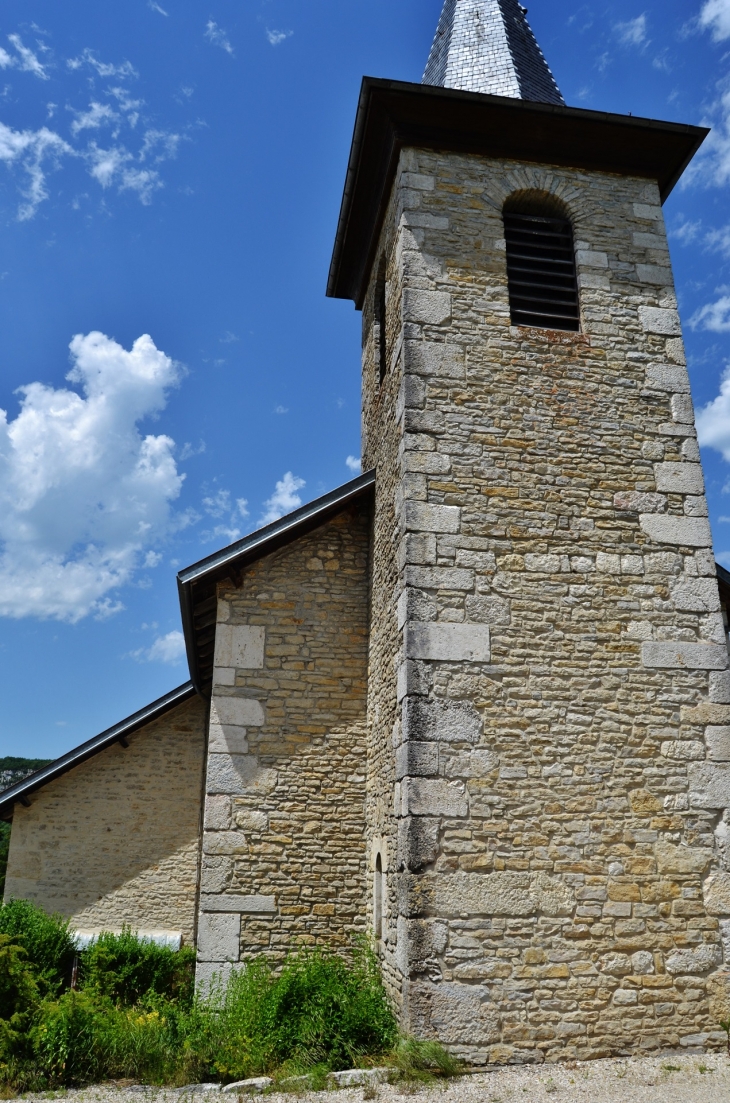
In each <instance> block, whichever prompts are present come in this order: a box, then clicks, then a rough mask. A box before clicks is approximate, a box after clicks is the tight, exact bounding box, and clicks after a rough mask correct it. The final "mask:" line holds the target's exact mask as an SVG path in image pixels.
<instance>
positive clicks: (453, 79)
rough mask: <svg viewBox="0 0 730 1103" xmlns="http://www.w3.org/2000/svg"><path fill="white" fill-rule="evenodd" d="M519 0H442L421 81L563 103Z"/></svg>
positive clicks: (518, 97) (512, 96)
mask: <svg viewBox="0 0 730 1103" xmlns="http://www.w3.org/2000/svg"><path fill="white" fill-rule="evenodd" d="M526 15H527V8H523V6H522V5H521V4H520V3H518V0H445V3H444V6H443V10H442V12H441V18H440V19H439V24H438V27H437V29H436V37H435V38H434V40H433V46H432V47H431V53H430V54H429V58H428V63H427V64H426V71H425V73H424V74H423V81H422V83H423V84H433V85H438V86H440V87H441V88H460V89H462V91H465V92H484V93H487V94H489V95H492V96H509V97H511V98H512V99H517V100H534V101H536V102H538V103H553V104H558V105H561V104H564V103H565V101H564V99H563V97H562V95H561V94H560V89H559V88H558V86H557V84H556V83H555V78H554V77H553V75H552V73H551V72H550V69H549V68H548V64H547V62H546V61H545V58H544V57H543V54H542V50H541V49H540V47H539V46H538V44H537V40H536V39H535V36H534V34H533V33H532V30H531V28H530V24H529V23H528V22H527V19H526Z"/></svg>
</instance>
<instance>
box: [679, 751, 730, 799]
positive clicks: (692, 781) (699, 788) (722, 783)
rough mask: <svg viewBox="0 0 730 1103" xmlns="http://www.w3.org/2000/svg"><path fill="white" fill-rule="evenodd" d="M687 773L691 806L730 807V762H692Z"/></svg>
mask: <svg viewBox="0 0 730 1103" xmlns="http://www.w3.org/2000/svg"><path fill="white" fill-rule="evenodd" d="M687 774H688V780H689V790H690V794H689V795H690V804H691V806H692V807H693V808H714V809H720V808H730V763H727V764H726V763H724V762H702V763H699V762H698V763H694V764H692V765H691V766H689V767H688V768H687Z"/></svg>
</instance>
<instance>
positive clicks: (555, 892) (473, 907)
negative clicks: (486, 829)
mask: <svg viewBox="0 0 730 1103" xmlns="http://www.w3.org/2000/svg"><path fill="white" fill-rule="evenodd" d="M429 880H432V882H433V883H432V885H431V895H432V900H433V908H434V911H435V912H436V914H437V915H440V916H444V917H446V916H454V917H457V916H460V915H507V916H515V917H516V916H526V915H535V914H537V913H540V912H542V914H544V915H553V916H559V915H571V914H572V911H573V908H574V907H575V897H574V894H573V891H572V889H571V888H570V887H569V886H568V885H567V884H566V883H565V882H564V881H562V880H559V879H558V878H556V877H550V876H548V874H547V873H513V872H511V871H504V872H499V873H462V872H459V873H446V872H444V873H439V874H436V875H435V876H433V878H429Z"/></svg>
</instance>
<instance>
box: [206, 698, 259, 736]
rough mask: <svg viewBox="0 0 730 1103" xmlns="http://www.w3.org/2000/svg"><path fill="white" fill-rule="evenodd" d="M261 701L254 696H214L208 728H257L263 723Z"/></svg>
mask: <svg viewBox="0 0 730 1103" xmlns="http://www.w3.org/2000/svg"><path fill="white" fill-rule="evenodd" d="M264 720H265V717H264V710H263V708H262V706H261V702H260V701H257V700H256V699H255V698H254V697H220V696H217V697H214V698H213V700H212V701H211V704H210V730H211V735H212V733H213V728H214V727H223V728H225V727H229V726H230V727H237V728H257V727H261V726H262V724H263V723H264Z"/></svg>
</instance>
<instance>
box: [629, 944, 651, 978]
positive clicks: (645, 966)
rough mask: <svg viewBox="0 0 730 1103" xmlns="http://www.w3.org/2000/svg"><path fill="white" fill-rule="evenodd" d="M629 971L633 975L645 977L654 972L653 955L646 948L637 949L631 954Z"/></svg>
mask: <svg viewBox="0 0 730 1103" xmlns="http://www.w3.org/2000/svg"><path fill="white" fill-rule="evenodd" d="M631 971H632V973H633V974H634V975H635V976H638V977H645V976H648V975H649V974H650V973H653V972H654V955H653V954H650V953H649V951H648V950H637V952H636V953H635V954H632V955H631Z"/></svg>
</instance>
